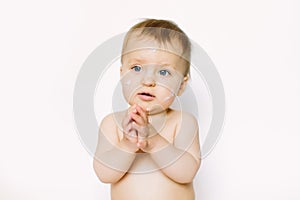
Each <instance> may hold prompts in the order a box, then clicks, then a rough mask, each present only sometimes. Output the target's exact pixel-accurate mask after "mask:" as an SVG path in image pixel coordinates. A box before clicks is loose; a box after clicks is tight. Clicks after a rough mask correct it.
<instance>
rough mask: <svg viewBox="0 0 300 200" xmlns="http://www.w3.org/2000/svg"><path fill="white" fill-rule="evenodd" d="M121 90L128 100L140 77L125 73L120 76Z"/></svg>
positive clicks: (136, 87) (138, 85)
mask: <svg viewBox="0 0 300 200" xmlns="http://www.w3.org/2000/svg"><path fill="white" fill-rule="evenodd" d="M120 81H121V84H122V91H123V95H124V97H125V99H126V100H127V101H129V100H130V99H131V97H132V95H133V94H134V92H135V91H136V90H137V89H138V88H139V87H140V81H141V80H140V78H139V77H138V76H133V75H132V74H129V73H128V74H126V75H124V76H122V78H121V80H120Z"/></svg>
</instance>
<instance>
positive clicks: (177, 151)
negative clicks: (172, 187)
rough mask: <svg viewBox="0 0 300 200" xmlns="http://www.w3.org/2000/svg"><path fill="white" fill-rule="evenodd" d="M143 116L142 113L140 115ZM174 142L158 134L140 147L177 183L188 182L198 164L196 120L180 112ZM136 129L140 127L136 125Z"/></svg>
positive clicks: (195, 171)
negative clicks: (180, 116)
mask: <svg viewBox="0 0 300 200" xmlns="http://www.w3.org/2000/svg"><path fill="white" fill-rule="evenodd" d="M141 116H143V115H141ZM178 128H179V131H178V133H177V134H176V137H175V139H174V143H173V144H171V143H169V142H168V141H167V140H166V139H165V138H164V137H162V136H161V135H160V134H156V135H154V136H152V137H149V138H148V139H147V144H145V145H143V146H142V147H141V149H142V150H143V151H144V152H147V153H149V154H150V156H151V158H152V159H153V160H154V161H155V163H156V164H157V165H158V166H159V168H160V169H161V171H162V172H163V173H164V174H165V175H166V176H168V177H169V178H170V179H172V180H173V181H175V182H178V183H190V182H192V181H193V178H194V176H195V174H196V173H197V171H198V169H199V166H200V145H199V135H198V123H197V120H196V119H195V118H194V117H193V116H192V115H190V114H187V113H182V121H181V124H180V126H179V127H178ZM137 130H142V128H140V127H137Z"/></svg>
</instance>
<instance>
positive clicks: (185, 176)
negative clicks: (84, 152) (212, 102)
mask: <svg viewBox="0 0 300 200" xmlns="http://www.w3.org/2000/svg"><path fill="white" fill-rule="evenodd" d="M133 107H134V106H132V107H131V109H132V110H135V109H133ZM135 107H136V106H135ZM140 109H141V108H138V109H137V110H140ZM129 110H130V109H129ZM140 111H141V110H140ZM137 114H138V113H136V111H133V112H128V114H127V112H122V113H118V114H116V115H115V117H114V116H113V115H109V116H107V117H106V119H105V120H104V121H103V123H102V126H101V127H102V130H101V131H100V133H99V134H104V135H105V137H106V138H107V140H109V142H107V143H108V146H109V144H111V148H112V147H113V146H117V147H118V149H119V150H121V151H123V152H128V156H126V157H127V158H126V160H125V165H124V163H123V162H122V163H121V164H120V165H118V166H117V167H116V166H114V167H113V168H117V169H118V170H116V169H112V167H111V166H107V165H106V164H102V162H99V161H98V160H97V159H95V161H94V168H95V171H96V173H97V175H98V177H99V179H100V180H101V181H102V182H105V183H111V197H112V199H116V200H120V199H137V200H139V199H143V200H145V199H149V200H150V199H174V200H177V199H178V200H182V199H187V200H192V199H194V190H193V184H192V180H193V178H194V176H195V174H196V172H197V170H198V168H199V165H200V158H199V155H200V152H199V141H198V131H195V130H197V128H198V127H197V125H196V123H195V121H194V120H195V119H194V118H193V117H192V116H191V115H189V114H187V113H184V114H182V113H180V112H179V111H174V110H169V111H168V112H167V117H166V118H167V119H166V120H165V126H164V128H163V129H162V130H161V132H160V133H157V134H155V135H154V136H151V137H150V138H149V139H148V140H146V141H145V137H147V136H145V135H142V134H140V135H139V134H137V133H136V132H134V131H132V132H131V134H132V133H134V134H137V135H135V136H133V137H132V136H131V135H129V134H130V131H129V132H128V133H126V132H123V131H122V130H120V129H119V128H118V125H117V124H116V123H115V118H118V117H120V118H122V117H123V116H124V115H126V116H133V117H137V116H136V115H137ZM144 114H145V113H144ZM181 115H182V118H184V119H181ZM138 116H139V115H138ZM143 116H145V117H146V115H143ZM152 117H153V116H152ZM162 117H165V116H164V115H163V114H160V115H157V116H155V119H153V121H156V122H157V121H158V122H159V121H160V118H162ZM131 119H132V118H131ZM139 120H141V121H139ZM181 120H182V121H183V122H184V121H190V123H185V125H186V126H187V127H184V126H185V125H183V123H181V122H180V121H181ZM124 121H126V117H125V120H124ZM124 121H123V122H124ZM131 123H132V122H131ZM135 123H136V124H138V125H140V124H142V123H144V121H142V117H140V118H137V120H136V121H135ZM129 124H130V123H129ZM123 125H124V126H126V123H123ZM156 125H157V124H156ZM154 126H155V125H154ZM106 128H109V130H117V131H116V133H114V135H111V134H109V132H107V130H106ZM125 128H126V127H124V130H125ZM193 129H194V131H195V132H194V133H193V134H189V136H187V137H190V138H189V139H190V141H189V142H180V141H178V140H179V139H180V138H181V135H179V134H183V132H181V131H182V130H187V131H191V130H193ZM102 138H103V137H102ZM176 139H177V141H176ZM99 143H100V145H98V149H97V152H98V153H100V152H103V151H104V150H103V149H101V143H102V144H103V140H102V141H99ZM152 143H154V144H155V145H152ZM176 144H177V146H180V147H181V148H182V147H184V146H186V149H187V150H186V152H185V151H183V150H180V152H179V155H181V156H180V158H177V157H178V154H173V156H174V157H173V159H175V160H176V161H175V162H172V163H171V164H170V165H169V166H167V167H163V166H164V165H166V163H164V162H163V161H161V160H160V159H157V158H156V156H157V155H155V153H154V152H156V153H157V152H158V153H157V154H160V152H159V149H162V148H164V147H166V146H168V145H171V146H172V148H174V149H170V150H171V151H172V150H178V149H175V148H176V146H175V145H176ZM102 146H107V144H106V145H104V144H103V145H102ZM168 155H169V153H168ZM96 156H97V155H96ZM114 156H115V157H114V159H117V160H118V159H119V157H120V156H122V155H120V156H119V154H117V153H116V154H114ZM159 157H168V156H165V155H159ZM168 159H169V158H168ZM159 166H160V167H159Z"/></svg>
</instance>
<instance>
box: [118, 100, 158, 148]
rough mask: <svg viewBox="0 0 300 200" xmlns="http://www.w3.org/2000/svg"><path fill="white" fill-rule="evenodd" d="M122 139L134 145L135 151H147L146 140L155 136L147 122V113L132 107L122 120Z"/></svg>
mask: <svg viewBox="0 0 300 200" xmlns="http://www.w3.org/2000/svg"><path fill="white" fill-rule="evenodd" d="M122 126H123V136H124V137H123V138H124V139H125V140H128V141H129V142H130V143H132V144H135V147H136V151H138V150H139V149H140V150H142V151H144V152H147V151H148V150H149V146H148V139H149V138H150V137H152V136H154V135H156V134H157V132H156V130H155V129H154V127H153V126H152V125H151V124H150V123H149V121H148V111H145V110H144V109H143V108H142V107H141V106H139V105H133V106H131V107H130V108H129V109H128V113H127V114H126V116H125V118H124V119H123V123H122Z"/></svg>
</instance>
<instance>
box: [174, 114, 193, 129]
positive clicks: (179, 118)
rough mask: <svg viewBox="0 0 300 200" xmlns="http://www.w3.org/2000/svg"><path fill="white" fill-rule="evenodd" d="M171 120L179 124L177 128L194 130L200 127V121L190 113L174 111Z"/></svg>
mask: <svg viewBox="0 0 300 200" xmlns="http://www.w3.org/2000/svg"><path fill="white" fill-rule="evenodd" d="M170 119H171V120H174V121H175V122H176V123H177V126H182V125H184V126H192V127H194V128H196V127H198V120H197V119H196V117H195V116H194V115H193V114H191V113H188V112H185V111H180V110H172V113H171V115H170Z"/></svg>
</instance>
